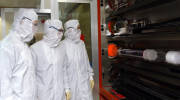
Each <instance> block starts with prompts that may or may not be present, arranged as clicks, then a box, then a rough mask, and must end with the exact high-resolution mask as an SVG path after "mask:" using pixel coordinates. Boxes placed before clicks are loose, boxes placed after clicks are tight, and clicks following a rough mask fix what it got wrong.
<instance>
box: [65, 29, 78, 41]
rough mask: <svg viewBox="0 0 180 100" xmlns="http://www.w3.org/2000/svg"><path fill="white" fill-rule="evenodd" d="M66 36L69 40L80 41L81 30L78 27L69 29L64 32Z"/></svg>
mask: <svg viewBox="0 0 180 100" xmlns="http://www.w3.org/2000/svg"><path fill="white" fill-rule="evenodd" d="M65 34H66V35H65V36H66V37H67V38H69V39H70V40H72V41H74V42H79V41H80V36H81V30H80V29H69V30H68V31H66V33H65Z"/></svg>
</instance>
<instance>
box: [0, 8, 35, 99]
mask: <svg viewBox="0 0 180 100" xmlns="http://www.w3.org/2000/svg"><path fill="white" fill-rule="evenodd" d="M37 18H38V16H37V14H36V13H35V11H34V10H33V9H19V10H18V11H17V12H16V13H15V17H14V23H13V29H11V31H10V33H9V34H8V35H7V36H6V37H5V38H4V39H3V40H2V41H1V46H0V100H35V97H36V85H35V84H36V80H35V67H34V65H33V61H32V55H31V51H30V49H29V47H28V45H27V44H26V42H29V41H30V40H31V39H32V38H33V35H34V32H33V31H34V28H33V27H34V25H33V22H34V21H36V20H37Z"/></svg>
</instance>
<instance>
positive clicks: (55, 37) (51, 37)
mask: <svg viewBox="0 0 180 100" xmlns="http://www.w3.org/2000/svg"><path fill="white" fill-rule="evenodd" d="M62 36H63V33H62V32H58V31H57V30H54V29H50V30H49V32H48V33H47V34H46V35H45V36H44V40H45V41H46V42H47V43H48V45H49V46H50V47H56V46H58V45H59V43H60V41H61V39H62Z"/></svg>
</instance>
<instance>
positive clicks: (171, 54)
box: [166, 51, 180, 65]
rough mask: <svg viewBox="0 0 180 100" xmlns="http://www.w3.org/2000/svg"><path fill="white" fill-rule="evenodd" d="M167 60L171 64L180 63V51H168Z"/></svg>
mask: <svg viewBox="0 0 180 100" xmlns="http://www.w3.org/2000/svg"><path fill="white" fill-rule="evenodd" d="M166 62H167V63H170V64H175V65H180V52H179V51H168V52H167V53H166Z"/></svg>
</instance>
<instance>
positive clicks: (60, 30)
mask: <svg viewBox="0 0 180 100" xmlns="http://www.w3.org/2000/svg"><path fill="white" fill-rule="evenodd" d="M49 28H53V29H55V30H57V31H59V32H64V30H63V29H58V28H56V27H54V26H50V27H49Z"/></svg>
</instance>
